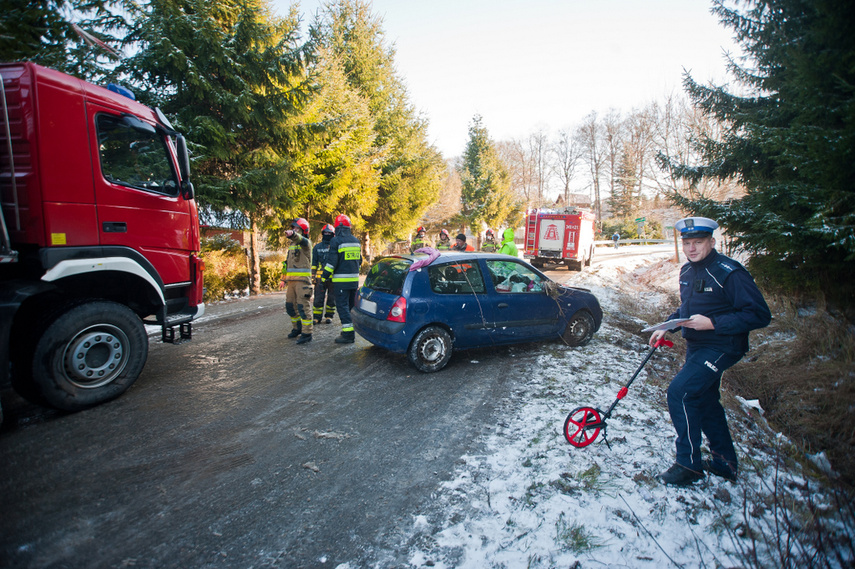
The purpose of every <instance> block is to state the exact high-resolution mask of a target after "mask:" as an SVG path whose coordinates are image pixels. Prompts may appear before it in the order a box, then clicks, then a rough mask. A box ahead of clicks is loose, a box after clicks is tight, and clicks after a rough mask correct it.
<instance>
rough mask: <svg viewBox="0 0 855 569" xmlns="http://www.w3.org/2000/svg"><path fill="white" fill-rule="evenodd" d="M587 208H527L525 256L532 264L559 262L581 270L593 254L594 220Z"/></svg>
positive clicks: (536, 265)
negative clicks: (528, 210) (529, 209)
mask: <svg viewBox="0 0 855 569" xmlns="http://www.w3.org/2000/svg"><path fill="white" fill-rule="evenodd" d="M595 220H596V216H595V215H594V213H593V212H592V211H590V210H587V209H582V208H570V209H563V210H549V209H541V210H537V209H534V210H531V211H530V212H529V213H528V215H527V216H526V226H525V255H524V256H525V258H526V259H530V260H531V264H532V265H534V266H535V267H542V266H543V265H544V264H546V263H563V264H565V265H567V267H568V268H569V269H576V270H579V271H581V270H582V269H583V268H584V267H585V266H590V264H591V260H592V259H593V258H594V221H595Z"/></svg>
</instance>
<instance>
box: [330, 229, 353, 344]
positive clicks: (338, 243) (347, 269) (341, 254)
mask: <svg viewBox="0 0 855 569" xmlns="http://www.w3.org/2000/svg"><path fill="white" fill-rule="evenodd" d="M360 265H362V247H361V245H360V244H359V240H358V239H357V238H356V237H354V236H353V234H352V233H351V232H350V218H349V217H347V216H346V215H344V214H342V215H339V216H338V217H336V218H335V237H333V238H332V240H331V241H330V250H329V252H328V253H327V258H326V265H325V266H324V273H323V277H322V279H323V280H325V281H327V280H332V283H333V287H334V290H335V305H336V309H337V310H338V317H339V320H341V335H340V336H339V337H338V338H336V339H335V342H336V344H352V343H353V341H354V339H355V336H354V332H353V320H352V319H351V317H350V311H351V310H352V309H353V305H354V302H355V301H356V289H357V288H359V267H360Z"/></svg>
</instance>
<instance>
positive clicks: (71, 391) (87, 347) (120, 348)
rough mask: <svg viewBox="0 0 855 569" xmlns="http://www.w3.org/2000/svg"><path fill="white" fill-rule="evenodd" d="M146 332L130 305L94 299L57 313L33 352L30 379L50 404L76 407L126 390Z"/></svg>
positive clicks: (139, 363) (144, 348)
mask: <svg viewBox="0 0 855 569" xmlns="http://www.w3.org/2000/svg"><path fill="white" fill-rule="evenodd" d="M147 357H148V336H147V335H146V331H145V326H143V323H142V321H141V320H140V319H139V317H138V316H137V315H136V314H135V313H134V312H133V311H132V310H131V309H129V308H128V307H126V306H124V305H121V304H118V303H115V302H108V301H101V300H93V301H89V302H84V303H82V304H77V305H75V306H72V307H71V308H70V309H68V310H66V311H64V312H62V313H60V314H59V316H58V317H56V319H54V320H53V321H52V322H51V323H50V324H49V325H48V326H47V328H46V329H45V331H44V333H43V334H42V335H41V336H40V338H39V340H38V342H37V343H36V346H35V350H34V351H33V357H32V360H30V361H31V363H32V368H31V369H32V382H33V384H34V385H35V386H36V388H37V389H38V391H39V393H40V395H41V396H42V397H43V398H44V400H45V401H46V402H47V403H48V404H49V405H51V406H53V407H56V408H57V409H63V410H65V411H78V410H80V409H85V408H87V407H91V406H93V405H97V404H99V403H103V402H105V401H109V400H110V399H114V398H116V397H118V396H119V395H121V394H122V393H124V392H125V390H126V389H128V387H130V386H131V384H133V382H134V381H136V379H137V377H139V374H140V372H142V369H143V366H144V365H145V361H146V358H147Z"/></svg>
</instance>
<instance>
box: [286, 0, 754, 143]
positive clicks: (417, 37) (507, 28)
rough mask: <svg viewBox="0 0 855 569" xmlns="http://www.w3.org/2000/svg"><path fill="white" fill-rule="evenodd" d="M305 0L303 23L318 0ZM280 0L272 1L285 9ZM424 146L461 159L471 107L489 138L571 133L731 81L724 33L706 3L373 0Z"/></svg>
mask: <svg viewBox="0 0 855 569" xmlns="http://www.w3.org/2000/svg"><path fill="white" fill-rule="evenodd" d="M321 3H322V2H321V1H319V0H302V2H300V6H301V9H302V11H303V13H304V14H305V21H309V20H310V19H311V18H312V16H313V15H314V14H315V12H316V11H317V10H318V8H319V7H320V6H321ZM290 4H291V3H290V2H289V1H288V0H275V1H274V2H273V5H274V9H275V10H276V11H277V12H278V13H280V14H282V15H284V14H285V13H286V12H287V10H288V7H289V6H290ZM371 4H372V7H373V11H374V14H375V15H377V16H379V17H381V18H382V19H383V29H384V31H385V33H386V39H387V41H388V42H389V43H390V44H393V45H394V47H395V50H396V57H395V61H396V65H397V71H398V75H399V77H400V78H401V79H402V81H403V82H404V84H405V85H406V86H407V90H408V93H409V95H410V102H411V103H412V104H413V105H414V107H415V108H416V109H417V111H419V112H420V113H421V114H422V116H423V117H425V118H426V119H427V120H428V123H429V127H428V135H429V142H430V143H431V144H433V145H435V146H436V147H437V149H438V150H439V151H440V152H442V154H443V155H444V156H445V157H446V158H451V157H454V156H459V155H460V154H462V152H463V149H464V147H465V145H466V141H467V139H468V129H469V125H470V124H471V122H472V119H473V117H474V116H475V115H476V114H480V115H481V116H482V118H483V120H482V123H483V125H484V126H485V127H486V128H487V130H488V132H489V133H490V137H491V138H493V139H494V140H497V141H499V140H508V139H511V138H515V139H523V138H525V137H527V136H528V135H529V134H531V133H533V132H535V131H537V130H541V129H543V130H546V131H549V132H554V131H557V130H559V129H564V128H572V127H574V126H576V125H577V124H579V123H580V122H581V120H582V119H583V118H584V117H585V116H586V115H588V114H590V113H591V112H597V113H598V114H601V115H602V114H605V113H607V112H609V111H610V110H617V111H619V112H622V113H628V112H630V111H632V110H633V109H641V108H643V107H644V106H646V105H647V104H649V103H650V102H652V101H661V100H664V98H665V97H667V96H668V95H669V94H672V93H681V92H682V76H683V72H684V70H688V71H690V72H691V74H692V77H693V78H694V79H695V80H697V81H699V82H702V83H706V82H709V81H714V82H715V83H717V84H721V83H725V82H726V81H727V77H728V76H727V73H726V60H725V56H724V54H725V52H730V53H734V54H735V53H738V49H737V47H736V44H735V43H734V41H733V39H732V33H731V30H730V29H728V28H725V27H724V26H722V25H721V24H720V23H719V22H718V20H717V18H716V17H715V16H714V15H712V14H711V13H710V11H709V10H710V7H711V4H710V3H709V1H708V0H644V1H641V0H524V1H520V0H431V1H427V2H425V1H418V0H374V1H373V2H372V3H371Z"/></svg>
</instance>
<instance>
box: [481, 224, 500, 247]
mask: <svg viewBox="0 0 855 569" xmlns="http://www.w3.org/2000/svg"><path fill="white" fill-rule="evenodd" d="M498 248H499V246H498V244H497V243H496V236H495V235H493V230H492V229H488V230H487V234H486V235H485V236H484V243H482V244H481V251H483V252H485V253H495V252H496V250H497V249H498Z"/></svg>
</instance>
